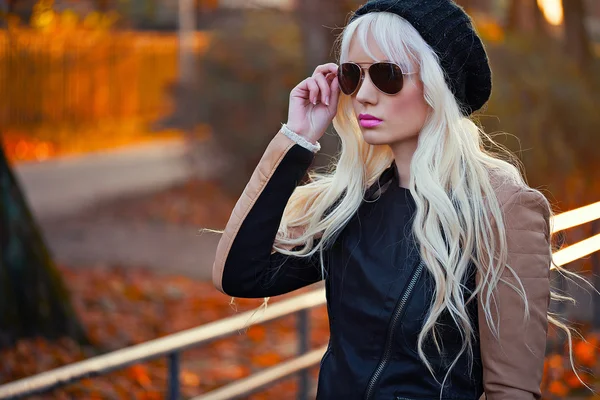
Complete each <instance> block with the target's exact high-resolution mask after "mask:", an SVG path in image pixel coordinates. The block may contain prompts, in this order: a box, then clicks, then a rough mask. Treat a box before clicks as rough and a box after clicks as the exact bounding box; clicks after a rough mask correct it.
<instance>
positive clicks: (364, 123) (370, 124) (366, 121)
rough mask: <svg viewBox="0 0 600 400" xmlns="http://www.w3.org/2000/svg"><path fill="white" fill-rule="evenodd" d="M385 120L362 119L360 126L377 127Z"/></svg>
mask: <svg viewBox="0 0 600 400" xmlns="http://www.w3.org/2000/svg"><path fill="white" fill-rule="evenodd" d="M382 122H383V121H381V120H379V119H361V120H360V126H362V127H363V128H375V127H376V126H377V125H379V124H380V123H382Z"/></svg>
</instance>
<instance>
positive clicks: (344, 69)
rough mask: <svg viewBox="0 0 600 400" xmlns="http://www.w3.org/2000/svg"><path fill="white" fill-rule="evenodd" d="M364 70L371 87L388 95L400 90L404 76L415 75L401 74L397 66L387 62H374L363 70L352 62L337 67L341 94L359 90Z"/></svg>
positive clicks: (363, 77)
mask: <svg viewBox="0 0 600 400" xmlns="http://www.w3.org/2000/svg"><path fill="white" fill-rule="evenodd" d="M365 69H367V70H368V72H369V77H370V78H371V82H373V85H375V87H376V88H377V89H378V90H379V91H381V92H382V93H385V94H389V95H393V94H397V93H399V92H400V91H401V90H402V87H403V86H404V75H411V74H415V73H416V72H402V69H401V68H400V66H399V65H398V64H396V63H393V62H388V61H386V62H376V63H373V64H371V65H370V66H369V67H365V68H363V67H361V66H360V65H358V64H356V63H353V62H346V63H342V64H341V65H340V66H339V67H338V74H337V77H338V82H339V84H340V89H341V90H342V93H344V94H347V95H352V94H354V93H355V92H356V91H357V90H358V89H359V88H360V85H361V84H362V81H363V80H364V79H365V71H364V70H365Z"/></svg>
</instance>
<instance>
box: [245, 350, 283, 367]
mask: <svg viewBox="0 0 600 400" xmlns="http://www.w3.org/2000/svg"><path fill="white" fill-rule="evenodd" d="M251 359H252V362H253V363H254V364H256V365H257V366H259V367H271V366H273V365H275V364H277V363H279V362H281V356H280V355H279V354H278V353H274V352H269V353H263V354H258V355H255V356H253V357H252V358H251Z"/></svg>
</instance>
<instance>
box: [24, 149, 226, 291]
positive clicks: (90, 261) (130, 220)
mask: <svg viewBox="0 0 600 400" xmlns="http://www.w3.org/2000/svg"><path fill="white" fill-rule="evenodd" d="M185 148H186V146H185V143H184V142H183V141H180V140H169V141H164V142H158V143H152V144H146V145H142V146H137V147H134V148H127V149H120V150H114V151H109V152H101V153H93V154H88V155H82V156H71V157H64V158H59V159H54V160H49V161H43V162H35V163H22V164H18V165H17V166H16V173H17V175H18V177H19V179H20V181H21V184H22V186H23V189H24V191H25V193H26V195H27V198H28V200H29V203H30V204H31V206H32V209H33V211H34V213H35V214H36V217H37V218H38V221H39V223H40V225H41V228H42V230H43V232H44V236H45V238H46V240H47V242H48V245H49V247H50V249H51V251H52V253H53V255H54V257H55V259H56V261H57V262H58V263H60V264H64V265H70V266H74V267H81V266H98V265H122V266H136V267H138V266H144V267H146V268H149V269H152V270H155V271H157V272H165V273H176V274H183V275H186V276H190V277H195V278H200V279H210V270H211V267H212V262H213V260H214V249H215V246H216V243H217V241H218V235H216V234H209V233H205V234H200V231H199V230H200V225H198V226H195V225H194V222H193V218H190V220H187V221H186V220H185V213H188V214H193V213H194V208H195V207H205V206H204V205H200V204H199V203H198V202H196V201H194V200H193V199H192V198H191V197H190V196H195V195H196V194H197V193H196V192H197V191H200V190H201V189H202V188H203V185H202V184H200V183H199V182H198V181H196V180H206V179H208V178H210V176H211V172H212V170H211V166H214V165H215V160H213V158H214V156H212V157H211V155H210V153H209V152H208V151H205V152H204V154H203V156H202V157H200V159H201V160H203V162H202V163H201V164H202V166H201V167H200V168H198V169H197V172H194V173H193V174H192V172H191V169H190V168H188V167H187V160H186V157H185V154H186V153H185ZM190 180H192V181H193V182H196V183H195V184H194V183H192V184H190V183H189V182H190ZM186 183H187V186H186ZM198 195H199V196H200V195H201V194H198ZM159 198H163V199H164V201H163V202H162V203H163V204H164V205H165V206H166V207H168V209H167V210H164V209H161V200H160V199H159ZM167 199H168V200H167ZM167 201H168V202H169V203H168V204H167V203H166V202H167ZM169 212H170V213H171V218H170V219H169V215H165V213H167V214H168V213H169ZM177 212H179V216H177V215H176V216H175V217H173V215H172V214H173V213H177ZM148 217H149V218H148ZM174 218H175V219H177V218H179V220H174Z"/></svg>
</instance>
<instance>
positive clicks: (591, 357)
mask: <svg viewBox="0 0 600 400" xmlns="http://www.w3.org/2000/svg"><path fill="white" fill-rule="evenodd" d="M594 339H595V338H592V339H591V340H589V341H587V342H584V341H583V340H582V341H579V342H577V343H576V344H575V346H574V351H573V352H574V353H575V357H576V358H577V360H578V361H579V362H580V363H581V364H584V365H585V366H588V367H592V366H594V365H595V364H596V361H597V358H598V348H597V340H594Z"/></svg>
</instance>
